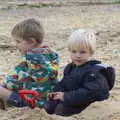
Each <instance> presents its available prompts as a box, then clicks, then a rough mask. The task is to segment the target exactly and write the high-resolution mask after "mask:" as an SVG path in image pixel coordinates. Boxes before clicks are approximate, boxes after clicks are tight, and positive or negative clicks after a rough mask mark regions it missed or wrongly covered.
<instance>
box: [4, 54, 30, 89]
mask: <svg viewBox="0 0 120 120" xmlns="http://www.w3.org/2000/svg"><path fill="white" fill-rule="evenodd" d="M27 70H28V65H27V62H26V58H25V56H22V57H21V60H20V62H19V63H18V64H17V65H16V66H15V67H14V69H13V70H12V71H11V72H10V73H9V74H7V75H6V77H5V79H4V83H5V85H6V87H7V88H8V89H10V90H17V89H20V87H21V85H20V81H19V80H21V79H22V78H26V77H27V76H28V74H26V71H27ZM23 74H24V75H23ZM23 76H24V77H23Z"/></svg>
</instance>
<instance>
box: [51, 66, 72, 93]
mask: <svg viewBox="0 0 120 120" xmlns="http://www.w3.org/2000/svg"><path fill="white" fill-rule="evenodd" d="M70 67H71V64H68V65H67V66H66V67H65V69H64V72H63V78H62V79H61V81H58V82H57V83H56V85H55V86H54V88H53V91H54V92H58V91H61V92H64V91H65V88H66V87H65V84H66V83H65V81H64V79H66V78H65V76H66V75H67V74H68V73H69V70H70Z"/></svg>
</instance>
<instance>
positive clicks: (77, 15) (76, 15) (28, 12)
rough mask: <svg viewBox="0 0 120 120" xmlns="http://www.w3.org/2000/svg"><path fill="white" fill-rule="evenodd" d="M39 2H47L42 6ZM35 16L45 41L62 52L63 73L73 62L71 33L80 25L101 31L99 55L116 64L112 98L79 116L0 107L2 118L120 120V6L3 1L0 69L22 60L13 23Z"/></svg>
mask: <svg viewBox="0 0 120 120" xmlns="http://www.w3.org/2000/svg"><path fill="white" fill-rule="evenodd" d="M18 1H19V2H18ZM99 1H100V0H99ZM37 2H44V4H42V5H41V7H40V4H39V6H37V5H36V3H37ZM24 3H25V4H24ZM31 17H32V18H36V19H38V20H40V21H41V22H42V24H43V26H44V28H45V32H46V34H45V44H48V45H50V46H51V47H54V48H55V49H56V50H57V51H58V52H59V53H60V57H61V61H60V72H61V71H62V69H63V68H64V66H65V64H66V63H67V62H68V61H69V57H68V56H69V55H68V52H67V49H66V42H67V37H68V35H69V34H70V33H71V32H72V31H74V30H76V29H78V28H93V29H95V30H96V31H97V32H99V33H100V34H99V39H98V43H99V44H98V46H97V52H96V54H95V57H96V58H98V59H101V60H102V61H103V62H104V63H107V64H110V65H113V66H114V67H115V69H116V74H117V77H116V84H115V87H114V89H113V90H112V91H111V96H110V98H109V99H108V100H105V101H103V102H96V103H94V104H92V105H90V106H89V107H88V108H87V109H86V110H84V111H83V112H82V113H80V114H78V115H73V116H70V117H60V116H56V115H52V116H50V115H47V114H46V113H45V111H44V110H40V109H38V108H36V109H33V110H31V109H28V108H24V109H17V108H8V110H7V111H1V110H0V120H120V62H119V61H120V5H118V4H101V5H98V4H96V5H95V4H93V5H92V4H80V0H57V1H56V0H53V1H52V0H33V1H32V0H31V1H30V0H11V1H9V0H4V1H2V0H0V41H1V42H0V72H8V71H10V70H11V69H12V68H13V66H14V65H15V64H16V63H17V61H19V52H18V51H17V50H16V47H15V42H14V41H13V40H12V39H11V37H10V31H11V29H12V27H13V25H15V24H16V23H18V22H19V21H21V20H24V19H26V18H31Z"/></svg>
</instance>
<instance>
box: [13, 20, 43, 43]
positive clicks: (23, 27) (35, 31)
mask: <svg viewBox="0 0 120 120" xmlns="http://www.w3.org/2000/svg"><path fill="white" fill-rule="evenodd" d="M11 35H12V36H13V37H19V38H22V39H24V40H31V38H33V39H35V40H36V41H37V42H38V43H42V41H43V38H44V29H43V27H42V25H41V24H40V23H39V22H38V21H37V20H35V19H33V18H32V19H27V20H24V21H22V22H20V23H18V24H16V25H15V26H14V28H13V30H12V32H11Z"/></svg>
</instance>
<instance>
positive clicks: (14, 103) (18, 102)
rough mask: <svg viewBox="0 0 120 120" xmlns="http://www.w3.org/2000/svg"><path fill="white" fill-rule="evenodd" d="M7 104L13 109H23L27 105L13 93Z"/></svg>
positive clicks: (17, 94)
mask: <svg viewBox="0 0 120 120" xmlns="http://www.w3.org/2000/svg"><path fill="white" fill-rule="evenodd" d="M7 102H8V104H10V105H12V106H15V107H25V106H27V104H26V103H25V102H24V100H22V99H21V97H20V95H19V93H17V92H13V93H12V94H11V95H10V96H9V98H8V101H7Z"/></svg>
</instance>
